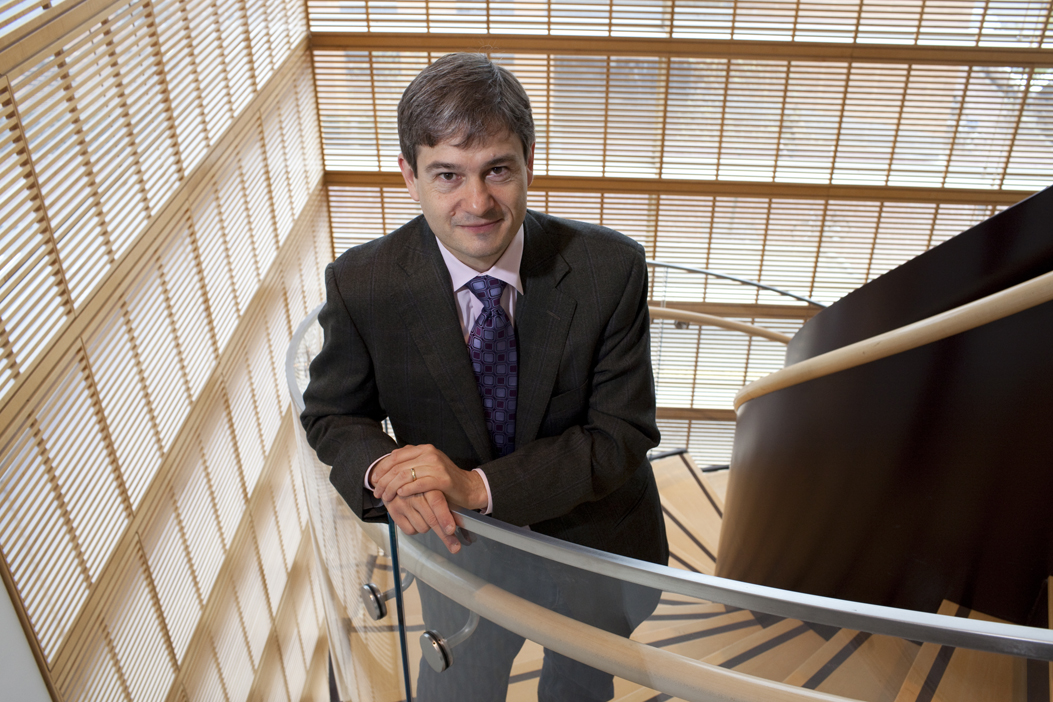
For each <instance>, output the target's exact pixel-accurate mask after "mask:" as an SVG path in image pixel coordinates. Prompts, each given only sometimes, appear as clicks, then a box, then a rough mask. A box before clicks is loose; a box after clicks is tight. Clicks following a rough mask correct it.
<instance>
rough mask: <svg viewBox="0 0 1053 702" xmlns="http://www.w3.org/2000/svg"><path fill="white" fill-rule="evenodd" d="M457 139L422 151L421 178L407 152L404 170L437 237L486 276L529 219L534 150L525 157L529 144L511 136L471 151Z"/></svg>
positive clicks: (419, 159)
mask: <svg viewBox="0 0 1053 702" xmlns="http://www.w3.org/2000/svg"><path fill="white" fill-rule="evenodd" d="M451 141H458V139H452V140H451ZM451 141H445V142H442V143H441V144H437V145H436V146H420V147H418V149H417V173H416V175H415V174H414V173H413V170H412V169H411V168H410V167H409V163H407V162H406V160H405V159H404V158H403V157H402V155H401V154H400V155H399V168H401V169H402V177H403V178H405V180H406V187H407V188H409V192H410V196H411V197H412V198H413V199H414V200H415V201H417V202H419V203H420V208H421V210H422V211H423V212H424V218H425V219H426V220H428V226H430V227H431V229H432V231H433V232H435V236H437V237H439V241H441V242H442V243H443V244H444V245H445V246H446V248H448V249H449V250H450V252H451V253H453V255H454V256H456V257H457V258H458V259H459V260H460V261H461V262H462V263H464V264H465V265H467V266H469V267H471V268H473V269H474V270H477V271H480V272H482V271H485V270H487V269H489V268H490V266H492V265H493V264H494V263H495V262H496V261H497V259H499V258H500V257H501V254H503V253H504V251H505V249H506V248H508V244H509V243H511V241H512V239H513V238H514V237H515V235H516V232H517V231H519V226H520V225H521V224H522V223H523V218H524V217H525V216H526V197H527V186H529V185H530V183H531V181H532V180H533V179H534V147H533V146H531V147H530V153H529V155H528V156H527V157H525V158H524V155H523V143H522V142H521V141H519V137H517V136H515V135H514V134H512V133H511V132H509V133H506V134H504V135H503V136H500V137H494V138H492V139H489V140H487V141H484V142H482V143H480V144H477V145H475V146H472V147H470V148H460V147H458V146H454V145H453V144H452V143H451Z"/></svg>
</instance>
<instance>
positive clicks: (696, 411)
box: [658, 407, 735, 422]
mask: <svg viewBox="0 0 1053 702" xmlns="http://www.w3.org/2000/svg"><path fill="white" fill-rule="evenodd" d="M658 419H694V420H700V421H707V422H734V421H735V410H733V409H705V408H701V407H659V408H658Z"/></svg>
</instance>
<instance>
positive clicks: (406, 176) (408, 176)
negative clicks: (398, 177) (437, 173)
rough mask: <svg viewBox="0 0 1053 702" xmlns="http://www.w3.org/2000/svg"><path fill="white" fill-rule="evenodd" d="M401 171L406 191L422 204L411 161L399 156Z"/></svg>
mask: <svg viewBox="0 0 1053 702" xmlns="http://www.w3.org/2000/svg"><path fill="white" fill-rule="evenodd" d="M531 159H533V154H531ZM399 170H400V171H402V179H403V180H404V181H406V190H409V194H410V197H411V198H413V201H414V202H420V195H419V194H418V193H417V176H416V174H414V173H413V169H412V168H410V165H409V161H407V160H406V159H405V158H404V157H403V156H402V154H399ZM531 177H533V176H531Z"/></svg>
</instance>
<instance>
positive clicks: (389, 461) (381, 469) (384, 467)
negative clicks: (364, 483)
mask: <svg viewBox="0 0 1053 702" xmlns="http://www.w3.org/2000/svg"><path fill="white" fill-rule="evenodd" d="M395 451H398V449H395ZM395 451H392V452H391V453H389V454H388V455H387V456H384V457H383V458H381V459H380V460H379V461H377V464H376V465H375V466H373V470H371V471H369V480H370V482H371V483H373V485H374V487H375V486H376V484H377V481H379V480H381V479H382V478H383V477H384V476H385V475H387V473H388V472H389V471H390V470H391V469H392V467H394V465H395V462H396V461H395Z"/></svg>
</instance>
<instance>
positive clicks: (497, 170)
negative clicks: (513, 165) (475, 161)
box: [490, 166, 508, 178]
mask: <svg viewBox="0 0 1053 702" xmlns="http://www.w3.org/2000/svg"><path fill="white" fill-rule="evenodd" d="M490 174H491V175H495V176H497V177H498V178H504V177H505V176H507V175H508V166H494V167H493V168H491V169H490Z"/></svg>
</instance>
